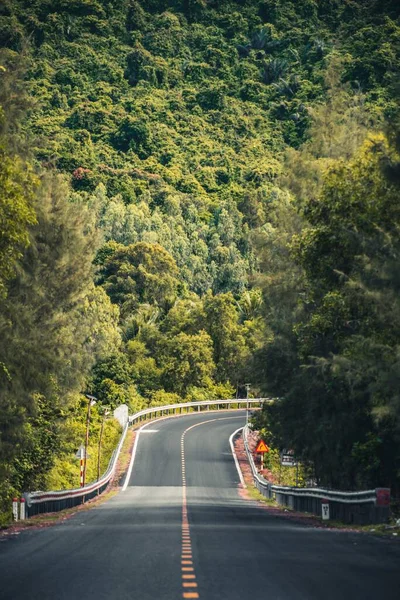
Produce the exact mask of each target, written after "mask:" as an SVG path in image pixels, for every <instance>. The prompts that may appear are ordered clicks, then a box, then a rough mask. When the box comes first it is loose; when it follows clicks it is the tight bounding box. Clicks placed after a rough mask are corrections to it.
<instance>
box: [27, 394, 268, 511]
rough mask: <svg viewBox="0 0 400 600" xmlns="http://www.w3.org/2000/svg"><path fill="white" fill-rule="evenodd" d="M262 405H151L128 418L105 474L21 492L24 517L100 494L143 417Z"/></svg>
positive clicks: (250, 401) (239, 402)
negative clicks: (74, 484)
mask: <svg viewBox="0 0 400 600" xmlns="http://www.w3.org/2000/svg"><path fill="white" fill-rule="evenodd" d="M264 402H272V399H271V398H249V399H246V398H244V399H243V398H231V399H228V400H202V401H199V402H185V403H182V404H169V405H166V406H154V407H151V408H146V409H144V410H141V411H139V412H137V413H135V414H133V415H131V416H130V417H129V418H128V422H127V424H126V425H125V428H124V430H123V432H122V435H121V438H120V441H119V444H118V446H117V448H116V449H115V450H114V452H113V455H112V457H111V459H110V462H109V465H108V468H107V471H106V472H105V473H104V475H103V476H102V477H101V478H100V479H99V480H98V481H95V482H92V483H89V484H88V485H86V486H85V487H79V488H75V489H71V490H58V491H50V492H25V493H24V494H23V499H24V500H25V503H24V504H25V516H26V517H27V518H28V517H31V516H33V515H37V514H43V513H48V512H58V511H60V510H64V509H65V508H73V507H74V506H78V505H79V504H84V503H85V502H87V501H88V500H90V499H92V498H94V497H95V496H98V495H100V494H101V493H102V492H104V490H105V489H107V487H108V485H109V484H110V482H111V480H112V479H113V477H114V474H115V469H116V466H117V461H118V458H119V454H120V452H121V448H122V444H123V443H124V440H125V436H126V433H127V431H128V427H129V425H133V424H135V423H138V422H140V421H142V420H146V419H147V418H149V417H150V418H155V417H157V415H158V414H159V416H168V415H171V414H172V415H178V414H184V413H185V412H186V413H188V412H190V411H193V410H195V409H197V411H198V412H200V411H201V410H204V409H206V410H210V409H212V408H213V407H215V409H216V410H220V409H222V410H224V409H226V408H236V407H237V408H239V407H242V408H246V407H247V408H250V407H254V406H256V407H260V406H262V404H263V403H264Z"/></svg>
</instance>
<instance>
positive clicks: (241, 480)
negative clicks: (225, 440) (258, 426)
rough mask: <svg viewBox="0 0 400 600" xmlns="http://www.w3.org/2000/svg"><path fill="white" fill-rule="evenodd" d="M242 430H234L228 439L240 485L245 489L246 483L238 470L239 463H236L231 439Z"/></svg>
mask: <svg viewBox="0 0 400 600" xmlns="http://www.w3.org/2000/svg"><path fill="white" fill-rule="evenodd" d="M242 430H243V427H239V429H236V431H234V432H233V433H232V435H231V437H230V438H229V443H230V445H231V450H232V456H233V460H234V461H235V465H236V468H237V472H238V473H239V478H240V483H241V484H242V486H243V487H247V485H246V483H245V481H244V478H243V473H242V471H241V469H240V466H239V461H238V459H237V456H236V452H235V447H234V445H233V438H234V437H235V435H236V434H237V433H239V431H242Z"/></svg>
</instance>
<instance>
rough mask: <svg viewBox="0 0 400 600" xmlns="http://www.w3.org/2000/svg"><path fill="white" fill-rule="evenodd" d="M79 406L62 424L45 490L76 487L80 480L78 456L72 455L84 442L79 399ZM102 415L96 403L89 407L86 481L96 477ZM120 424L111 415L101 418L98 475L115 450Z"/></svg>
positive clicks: (83, 414) (83, 413) (84, 412)
mask: <svg viewBox="0 0 400 600" xmlns="http://www.w3.org/2000/svg"><path fill="white" fill-rule="evenodd" d="M79 407H80V410H76V411H75V413H74V415H73V416H70V417H69V418H68V419H67V420H66V421H65V423H64V424H63V432H62V438H61V445H60V452H59V453H58V455H57V458H56V459H55V462H54V466H53V467H52V469H51V470H50V472H49V473H48V475H47V478H46V488H47V489H49V490H59V489H69V488H76V487H79V484H80V459H79V458H77V457H76V456H75V454H76V452H77V450H78V448H79V447H80V446H81V444H84V443H85V433H86V423H85V416H86V403H84V404H83V406H82V403H79ZM102 418H103V417H102V416H101V415H100V414H99V410H98V409H97V406H93V407H92V410H91V420H90V429H89V446H88V459H87V471H86V483H89V482H91V481H95V480H96V479H97V464H98V456H99V438H100V430H101V421H102ZM121 431H122V429H121V426H120V424H119V423H118V421H116V420H115V419H113V418H112V416H110V417H106V419H105V421H104V428H103V436H102V444H101V449H100V475H102V474H103V473H104V472H105V471H106V469H107V466H108V463H109V461H110V458H111V455H112V453H113V451H114V450H115V448H116V446H117V444H118V441H119V439H120V436H121Z"/></svg>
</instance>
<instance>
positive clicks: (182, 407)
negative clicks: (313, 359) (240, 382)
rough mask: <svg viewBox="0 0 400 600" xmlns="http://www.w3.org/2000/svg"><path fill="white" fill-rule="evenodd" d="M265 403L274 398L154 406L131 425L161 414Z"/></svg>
mask: <svg viewBox="0 0 400 600" xmlns="http://www.w3.org/2000/svg"><path fill="white" fill-rule="evenodd" d="M265 402H273V399H272V398H248V399H247V398H229V399H228V400H200V401H198V402H183V403H181V404H168V405H167V406H154V407H151V408H145V409H144V410H140V411H139V412H137V413H135V414H134V415H131V416H130V417H129V422H130V423H138V422H140V421H142V420H143V418H147V417H149V416H152V415H153V416H154V417H156V416H157V414H159V416H160V417H162V416H168V415H172V414H173V415H178V414H184V413H185V411H186V413H188V412H191V411H192V410H193V409H195V408H197V411H198V412H200V411H201V410H202V409H206V410H210V409H212V408H213V407H215V410H220V409H221V407H226V406H228V407H237V408H247V407H248V408H250V407H254V406H256V407H261V406H262V405H263V404H264V403H265Z"/></svg>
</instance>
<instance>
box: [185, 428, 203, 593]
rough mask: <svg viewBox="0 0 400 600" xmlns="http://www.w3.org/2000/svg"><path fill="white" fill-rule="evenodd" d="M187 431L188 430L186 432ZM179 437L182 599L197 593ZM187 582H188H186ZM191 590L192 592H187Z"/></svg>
mask: <svg viewBox="0 0 400 600" xmlns="http://www.w3.org/2000/svg"><path fill="white" fill-rule="evenodd" d="M189 429H191V427H189ZM186 431H188V429H187V430H186ZM186 431H185V432H184V433H183V435H182V437H181V456H182V553H181V556H182V558H181V576H182V598H199V597H200V596H199V594H198V592H197V591H194V588H197V583H196V575H195V572H194V567H193V561H192V560H191V559H192V542H191V536H190V525H189V521H188V511H187V498H186V468H185V434H186ZM188 580H189V581H188ZM188 588H191V589H192V590H193V591H190V590H188Z"/></svg>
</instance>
